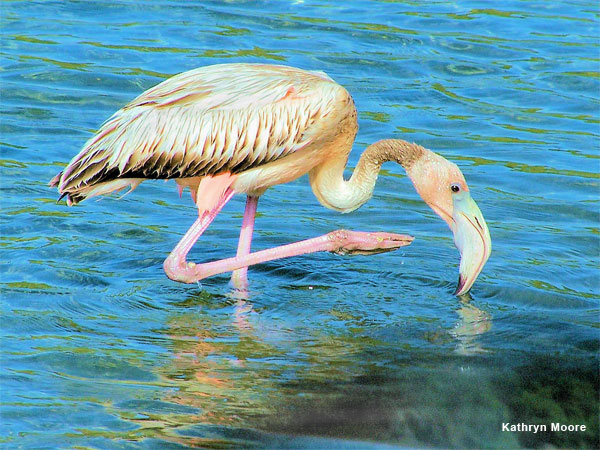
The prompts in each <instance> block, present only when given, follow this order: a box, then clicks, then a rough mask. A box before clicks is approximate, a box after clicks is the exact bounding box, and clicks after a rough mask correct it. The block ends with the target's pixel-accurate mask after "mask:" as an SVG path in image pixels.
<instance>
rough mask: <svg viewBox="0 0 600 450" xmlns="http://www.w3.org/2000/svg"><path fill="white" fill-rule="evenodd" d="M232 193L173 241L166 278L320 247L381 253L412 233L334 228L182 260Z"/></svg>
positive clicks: (192, 277)
mask: <svg viewBox="0 0 600 450" xmlns="http://www.w3.org/2000/svg"><path fill="white" fill-rule="evenodd" d="M232 195H233V193H231V194H228V195H227V197H225V198H224V199H223V200H222V201H221V202H219V204H218V205H217V206H216V207H215V208H214V209H213V210H211V211H209V212H208V213H206V214H204V215H203V216H202V217H199V218H198V219H197V220H196V222H194V224H193V225H192V226H191V227H190V229H189V230H188V232H187V233H186V234H185V235H184V236H183V238H182V239H181V241H180V242H179V244H177V246H176V247H175V249H174V250H173V252H171V254H170V255H169V257H168V258H167V259H166V260H165V263H164V269H165V272H166V273H167V276H168V277H169V278H171V279H172V280H175V281H181V282H183V283H195V282H196V281H199V280H202V279H204V278H207V277H210V276H213V275H217V274H219V273H224V272H231V271H234V270H237V269H241V268H243V267H248V266H251V265H254V264H260V263H263V262H267V261H272V260H274V259H280V258H288V257H291V256H297V255H302V254H305V253H313V252H320V251H328V252H333V253H337V254H341V255H345V254H372V253H381V252H386V251H391V250H395V249H397V248H399V247H403V246H405V245H408V244H410V243H411V242H412V240H413V237H411V236H407V235H403V234H394V233H381V232H379V233H367V232H361V231H348V230H336V231H332V232H330V233H327V234H324V235H322V236H319V237H316V238H312V239H307V240H305V241H299V242H294V243H293V244H287V245H282V246H280V247H274V248H270V249H267V250H261V251H259V252H254V253H249V254H246V255H243V256H235V257H233V258H227V259H221V260H219V261H212V262H208V263H203V264H195V263H192V262H190V263H188V262H186V259H185V258H186V255H187V253H188V252H189V250H190V249H191V248H192V246H193V245H194V243H195V242H196V241H197V240H198V238H199V237H200V235H201V234H202V233H203V232H204V230H206V228H207V227H208V225H210V223H211V222H212V220H213V219H214V218H215V216H216V215H217V213H218V212H219V211H220V210H221V208H222V207H223V205H224V204H225V203H226V202H227V201H228V200H229V199H230V198H231V196H232Z"/></svg>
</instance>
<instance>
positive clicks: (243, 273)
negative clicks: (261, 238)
mask: <svg viewBox="0 0 600 450" xmlns="http://www.w3.org/2000/svg"><path fill="white" fill-rule="evenodd" d="M257 205H258V197H253V196H251V195H249V196H248V197H247V198H246V210H245V211H244V220H243V221H242V230H241V231H240V240H239V242H238V249H237V255H236V256H237V257H238V258H239V257H242V256H246V255H249V254H250V246H251V245H252V232H253V231H254V218H255V217H256V206H257ZM231 284H232V285H233V287H235V288H236V289H247V288H248V267H242V268H240V269H236V270H234V271H233V273H232V274H231Z"/></svg>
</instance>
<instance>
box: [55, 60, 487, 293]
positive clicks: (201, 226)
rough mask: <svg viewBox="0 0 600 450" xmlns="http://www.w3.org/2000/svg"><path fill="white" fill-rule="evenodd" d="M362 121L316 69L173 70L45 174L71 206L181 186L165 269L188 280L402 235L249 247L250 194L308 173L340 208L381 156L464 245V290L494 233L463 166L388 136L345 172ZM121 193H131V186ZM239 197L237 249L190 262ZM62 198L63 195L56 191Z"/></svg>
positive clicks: (324, 197) (361, 197) (242, 273)
mask: <svg viewBox="0 0 600 450" xmlns="http://www.w3.org/2000/svg"><path fill="white" fill-rule="evenodd" d="M357 130H358V124H357V113H356V108H355V106H354V101H353V100H352V97H351V96H350V94H349V93H348V92H347V91H346V89H344V88H343V87H341V86H340V85H339V84H337V83H335V82H334V81H333V80H332V79H331V78H329V77H328V76H327V75H326V74H325V73H323V72H310V71H305V70H301V69H296V68H293V67H286V66H274V65H264V64H221V65H214V66H207V67H201V68H198V69H195V70H190V71H188V72H184V73H181V74H179V75H176V76H174V77H172V78H170V79H168V80H166V81H164V82H162V83H160V84H159V85H157V86H155V87H153V88H151V89H149V90H147V91H146V92H144V93H142V94H141V95H140V96H139V97H137V98H136V99H135V100H133V101H132V102H131V103H129V104H127V105H126V106H124V107H123V108H122V109H120V110H119V111H117V112H116V113H115V114H114V115H113V116H112V117H111V118H109V119H108V120H107V121H106V122H105V123H104V124H103V125H102V127H101V128H100V130H99V131H98V132H97V133H96V135H95V136H93V137H92V138H91V139H90V140H89V141H88V142H87V143H86V144H85V146H84V148H83V150H81V152H80V153H79V154H78V155H77V156H75V157H74V158H73V159H72V160H71V162H70V163H69V165H68V166H67V167H66V168H65V169H64V170H63V171H62V172H60V173H59V174H58V175H56V176H55V177H54V178H53V179H52V180H51V181H50V185H51V186H57V187H58V191H59V193H60V194H62V197H65V196H66V198H67V204H68V205H69V206H70V205H73V204H76V203H78V202H80V201H83V200H85V199H86V198H90V197H95V196H97V195H101V194H107V193H110V192H113V191H118V190H121V189H124V188H126V187H129V188H130V191H131V190H133V189H135V188H136V187H137V186H138V185H139V184H140V183H141V182H142V181H144V180H146V179H174V180H175V182H176V183H177V185H178V188H179V194H180V195H181V191H182V190H183V189H184V188H185V187H188V188H189V189H190V191H191V194H192V199H193V200H194V202H195V203H196V206H197V207H198V214H199V217H198V219H197V220H196V221H195V222H194V223H193V225H192V226H191V227H190V229H189V230H188V231H187V233H186V234H185V235H184V236H183V238H182V239H181V241H180V242H179V243H178V244H177V246H176V247H175V248H174V249H173V251H172V252H171V254H170V255H169V256H168V257H167V259H166V260H165V262H164V265H163V267H164V270H165V272H166V274H167V276H168V277H169V278H171V279H172V280H175V281H181V282H184V283H193V282H195V281H198V280H201V279H203V278H206V277H209V276H211V275H216V274H218V273H223V272H230V271H233V276H232V280H233V281H234V284H235V285H237V286H245V285H246V279H247V278H246V276H247V275H246V272H247V267H248V266H250V265H253V264H258V263H261V262H265V261H270V260H273V259H277V258H285V257H289V256H295V255H300V254H304V253H310V252H317V251H324V250H326V251H330V252H335V253H340V254H346V253H361V254H365V253H377V252H384V251H390V250H394V249H396V248H399V247H402V246H404V245H408V244H410V242H411V241H412V239H413V238H412V237H411V236H407V235H400V234H394V233H383V232H376V233H367V232H357V231H347V230H337V231H333V232H331V233H328V234H326V235H323V236H320V237H317V238H313V239H308V240H306V241H300V242H296V243H293V244H288V245H283V246H280V247H276V248H271V249H268V250H263V251H259V252H255V253H250V243H251V240H252V232H253V228H254V216H255V212H256V206H257V202H258V197H259V196H260V195H262V194H263V192H265V190H266V189H267V188H269V187H271V186H274V185H276V184H280V183H287V182H289V181H292V180H294V179H296V178H298V177H300V176H301V175H304V174H305V173H308V175H309V180H310V184H311V187H312V190H313V192H314V194H315V195H316V197H317V199H318V200H319V202H321V204H322V205H323V206H325V207H327V208H331V209H334V210H336V211H341V212H343V213H347V212H350V211H353V210H355V209H357V208H358V207H360V206H361V205H362V204H363V203H365V202H366V201H367V200H369V198H370V197H371V195H372V194H373V189H374V186H375V181H376V179H377V174H378V172H379V169H380V167H381V165H382V164H383V163H384V162H386V161H395V162H397V163H398V164H400V165H402V166H403V167H404V169H405V170H406V172H407V174H408V176H409V177H410V179H411V180H412V182H413V185H414V186H415V188H416V190H417V192H418V193H419V195H420V196H421V198H422V199H423V200H424V201H425V202H426V203H427V204H428V205H429V206H430V207H431V208H432V209H433V210H434V211H435V212H436V213H437V214H438V215H439V216H440V217H441V218H442V219H443V220H444V221H445V222H446V223H447V224H448V226H449V227H450V229H451V230H452V232H453V233H454V242H455V244H456V246H457V248H458V249H459V251H460V253H461V261H460V267H459V281H458V287H457V289H456V292H455V294H456V295H461V294H464V293H466V292H467V291H469V289H470V288H471V286H472V285H473V283H474V282H475V279H476V278H477V276H478V275H479V273H480V272H481V269H482V268H483V266H484V264H485V262H486V261H487V259H488V257H489V255H490V251H491V239H490V235H489V231H488V228H487V225H486V223H485V220H484V219H483V216H482V214H481V211H480V210H479V208H478V207H477V204H476V203H475V202H474V201H473V200H472V199H471V196H470V193H469V188H468V187H467V183H466V181H465V178H464V176H463V174H462V173H461V171H460V169H459V168H458V167H457V166H456V165H455V164H453V163H451V162H449V161H447V160H446V159H444V158H443V157H441V156H440V155H437V154H436V153H433V152H432V151H430V150H427V149H425V148H423V147H421V146H419V145H417V144H412V143H408V142H406V141H403V140H399V139H386V140H382V141H379V142H376V143H374V144H372V145H370V146H368V147H367V148H366V150H365V151H364V153H363V154H362V156H361V158H360V160H359V162H358V164H357V166H356V168H355V170H354V173H353V174H352V176H351V177H350V179H348V180H345V179H344V177H343V173H344V169H345V167H346V163H347V161H348V155H349V153H350V150H351V148H352V144H353V142H354V137H355V136H356V132H357ZM130 191H129V192H130ZM237 193H244V194H246V195H247V202H246V211H245V213H244V218H243V222H242V230H241V233H240V239H239V244H238V250H237V256H235V257H233V258H228V259H223V260H219V261H214V262H208V263H204V264H195V263H192V262H187V261H186V256H187V254H188V252H189V250H190V249H191V247H192V246H193V245H194V243H195V242H196V241H197V240H198V238H199V237H200V235H201V234H202V233H203V232H204V230H206V228H207V227H208V226H209V225H210V223H211V222H212V221H213V219H214V218H215V216H216V215H217V214H218V212H219V211H220V210H221V208H223V206H224V205H225V203H227V201H229V199H231V197H232V196H233V195H234V194H237ZM62 197H61V198H62Z"/></svg>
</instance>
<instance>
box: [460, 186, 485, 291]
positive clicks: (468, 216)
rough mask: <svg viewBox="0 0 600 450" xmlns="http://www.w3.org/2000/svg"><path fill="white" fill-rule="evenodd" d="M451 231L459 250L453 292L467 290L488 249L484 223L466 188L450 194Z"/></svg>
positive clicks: (475, 276) (481, 267)
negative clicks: (454, 289) (455, 285)
mask: <svg viewBox="0 0 600 450" xmlns="http://www.w3.org/2000/svg"><path fill="white" fill-rule="evenodd" d="M452 204H453V211H452V219H453V223H452V226H451V228H452V232H453V233H454V244H455V245H456V248H458V251H459V252H460V255H461V256H460V267H459V278H458V286H457V288H456V291H455V292H454V295H463V294H466V293H467V292H469V289H471V286H473V283H475V280H476V279H477V276H478V275H479V273H480V272H481V269H483V266H484V265H485V263H486V261H487V260H488V258H489V257H490V252H491V251H492V239H491V238H490V232H489V230H488V227H487V224H486V223H485V220H484V218H483V215H482V214H481V211H480V210H479V207H478V206H477V203H475V201H474V200H473V199H472V198H471V195H470V194H469V192H468V191H462V192H459V193H456V194H453V195H452Z"/></svg>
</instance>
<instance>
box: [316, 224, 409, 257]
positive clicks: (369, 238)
mask: <svg viewBox="0 0 600 450" xmlns="http://www.w3.org/2000/svg"><path fill="white" fill-rule="evenodd" d="M326 236H327V238H328V239H329V240H330V241H331V244H332V248H331V249H330V250H329V251H330V252H332V253H335V254H337V255H374V254H376V253H385V252H391V251H392V250H396V249H398V248H400V247H404V246H406V245H409V244H410V243H411V242H412V241H413V240H414V237H412V236H409V235H407V234H396V233H385V232H376V233H369V232H364V231H349V230H336V231H332V232H331V233H328V234H327V235H326Z"/></svg>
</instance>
